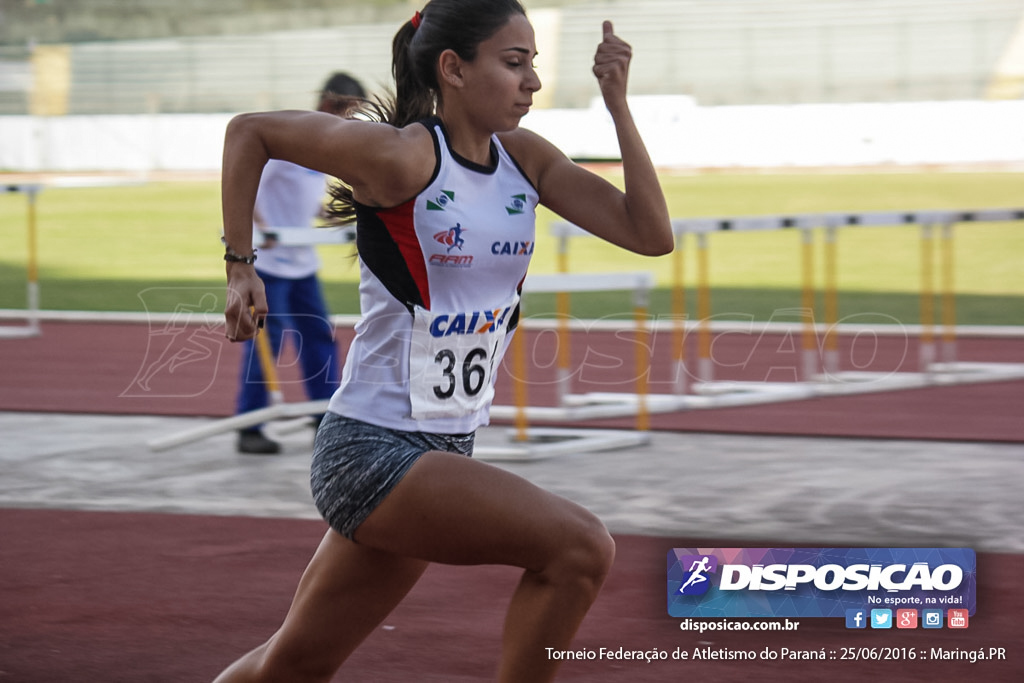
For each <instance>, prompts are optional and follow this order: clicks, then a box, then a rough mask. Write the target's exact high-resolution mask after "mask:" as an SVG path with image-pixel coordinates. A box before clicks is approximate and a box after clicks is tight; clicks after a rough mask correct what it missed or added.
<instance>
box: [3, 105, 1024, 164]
mask: <svg viewBox="0 0 1024 683" xmlns="http://www.w3.org/2000/svg"><path fill="white" fill-rule="evenodd" d="M631 102H632V107H633V112H634V116H635V118H636V120H637V123H638V126H639V127H640V130H641V133H642V134H643V136H644V138H645V140H646V141H647V144H648V147H649V149H650V151H651V154H652V156H653V157H654V161H655V163H656V164H657V165H658V166H661V167H696V168H704V167H710V168H723V167H726V168H728V167H733V168H745V167H750V168H765V167H768V168H771V167H820V166H858V165H865V166H873V165H883V164H884V165H888V164H895V165H922V164H936V165H943V164H947V165H948V164H953V165H955V164H976V163H1015V162H1024V125H1021V122H1022V121H1024V101H998V102H981V101H968V102H915V103H884V104H801V105H776V106H767V105H765V106H730V107H701V106H698V105H697V103H696V102H694V101H693V99H692V98H688V97H684V96H649V97H637V98H633V99H632V100H631ZM230 119H231V115H230V114H161V115H140V116H65V117H31V116H0V170H4V171H29V172H31V171H40V172H62V171H63V172H66V171H71V172H81V171H216V170H218V169H219V168H220V163H221V148H222V144H223V136H224V129H225V126H226V125H227V122H228V121H229V120H230ZM523 125H524V126H525V127H528V128H531V129H533V130H535V131H537V132H538V133H540V134H542V135H544V136H546V137H548V138H549V139H551V140H552V141H553V142H554V143H555V144H556V145H558V146H559V147H560V148H561V149H562V150H563V151H564V152H565V153H566V154H568V155H570V156H572V157H574V158H591V159H601V158H616V157H617V156H618V149H617V145H616V141H615V135H614V131H613V129H612V125H611V119H610V118H609V116H608V114H607V112H606V111H605V109H604V107H603V105H602V104H601V103H600V102H595V103H594V104H593V105H592V106H591V107H590V108H589V109H549V110H536V111H534V112H531V113H530V114H529V115H528V116H527V117H526V118H525V119H524V120H523Z"/></svg>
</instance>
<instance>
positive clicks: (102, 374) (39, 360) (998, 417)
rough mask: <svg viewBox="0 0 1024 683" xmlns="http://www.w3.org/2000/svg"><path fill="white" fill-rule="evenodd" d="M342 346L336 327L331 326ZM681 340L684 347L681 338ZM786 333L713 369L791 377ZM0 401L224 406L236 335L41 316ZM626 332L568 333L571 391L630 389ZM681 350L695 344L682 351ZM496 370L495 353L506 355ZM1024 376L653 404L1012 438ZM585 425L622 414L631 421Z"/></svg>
mask: <svg viewBox="0 0 1024 683" xmlns="http://www.w3.org/2000/svg"><path fill="white" fill-rule="evenodd" d="M338 336H339V340H338V343H339V346H340V347H341V349H342V351H344V350H345V349H347V346H348V343H349V341H350V338H351V331H350V330H339V332H338ZM526 341H527V348H528V349H529V353H528V356H529V357H530V368H529V372H528V377H527V379H528V387H529V391H530V401H531V403H534V404H537V405H550V404H551V403H553V402H554V384H553V383H552V378H553V376H554V372H553V370H554V358H555V353H556V351H555V349H556V346H555V337H554V334H553V333H552V332H540V333H538V332H530V333H529V334H528V335H527V339H526ZM652 345H653V362H652V366H651V374H650V390H651V391H652V392H663V393H668V392H671V381H670V380H671V377H672V370H671V368H672V365H671V360H670V357H671V343H670V335H669V334H668V333H664V334H662V335H660V336H657V337H654V338H653V339H652ZM689 346H691V347H692V346H694V344H693V343H692V340H690V344H689ZM798 348H799V339H798V338H793V337H789V336H785V335H778V334H774V335H754V334H738V333H727V334H722V335H719V336H718V337H716V338H715V341H714V344H713V346H712V360H713V361H714V368H715V375H716V379H735V380H748V381H765V380H769V381H792V379H793V378H794V377H795V373H796V368H797V367H799V358H798V353H797V351H796V349H798ZM0 349H2V350H3V353H2V354H0V410H8V411H44V412H47V411H55V412H77V413H106V414H152V415H201V416H226V415H229V414H231V411H232V409H233V405H234V394H235V388H236V382H237V380H238V373H239V347H238V346H237V345H234V344H231V343H229V342H227V341H226V340H225V339H224V335H223V328H222V327H221V326H212V327H209V328H206V327H201V326H187V327H182V328H177V329H168V328H166V327H158V326H154V327H152V328H150V327H149V326H147V325H144V324H131V323H125V324H85V323H57V322H51V323H45V324H44V325H43V334H42V336H40V337H35V338H27V339H0ZM634 349H635V343H634V342H633V340H632V338H631V336H630V335H629V334H628V333H612V332H590V333H576V334H574V335H573V339H572V361H571V363H572V368H571V369H572V372H573V386H574V391H576V392H578V393H585V392H588V391H624V392H631V391H633V390H634V382H633V379H634V371H633V368H634V367H635V366H634V360H633V353H634ZM689 357H690V358H693V357H695V355H694V354H693V353H690V356H689ZM958 357H959V358H960V359H961V360H965V361H980V362H1007V363H1024V338H1020V337H1013V338H1007V337H1003V338H1000V337H987V338H985V337H982V338H977V337H971V338H962V339H960V340H959V342H958ZM840 358H841V361H842V368H841V369H852V368H856V369H859V370H873V371H877V372H898V371H913V370H915V369H916V368H917V362H918V360H917V355H916V345H915V340H913V339H908V338H903V337H877V338H874V337H870V336H867V337H865V336H861V337H859V338H857V339H843V340H842V344H841V353H840ZM505 366H506V371H505V374H506V375H507V366H508V362H507V359H506V364H505ZM280 370H281V372H280V374H281V377H282V380H283V382H284V386H283V389H284V393H285V397H286V399H287V400H291V401H301V400H304V397H303V395H302V391H301V385H300V383H299V382H298V377H297V373H296V369H295V367H294V365H293V364H292V361H291V359H290V358H288V357H285V358H284V359H283V360H282V362H281V368H280ZM511 384H512V383H511V381H510V380H509V378H508V377H507V376H506V377H499V381H498V395H497V398H496V402H497V403H499V404H512V403H513V399H512V395H511ZM1022 405H1024V380H1015V381H1004V382H988V383H984V384H967V385H958V386H936V387H929V388H923V389H912V390H905V391H887V392H879V393H874V394H862V395H854V396H838V397H827V398H814V399H809V400H803V401H794V402H786V403H775V404H768V405H761V406H747V407H738V408H718V409H710V410H704V409H701V410H692V411H688V412H678V413H671V414H660V415H655V416H653V420H652V427H653V428H654V429H659V430H670V431H671V430H679V431H705V432H735V433H748V434H775V435H780V434H792V435H808V436H858V437H876V438H909V439H950V440H963V441H1007V442H1022V441H1024V419H1021V415H1022V414H1024V413H1022ZM593 424H595V425H597V424H600V425H613V426H626V427H629V426H632V421H631V420H625V419H623V420H609V421H603V422H601V423H593Z"/></svg>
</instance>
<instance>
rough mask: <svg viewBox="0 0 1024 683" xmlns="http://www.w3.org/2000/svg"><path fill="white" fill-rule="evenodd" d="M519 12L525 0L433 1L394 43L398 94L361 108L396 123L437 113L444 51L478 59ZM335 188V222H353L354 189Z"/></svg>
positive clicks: (366, 114)
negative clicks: (480, 48) (483, 47)
mask: <svg viewBox="0 0 1024 683" xmlns="http://www.w3.org/2000/svg"><path fill="white" fill-rule="evenodd" d="M515 14H522V15H524V16H525V15H526V10H525V9H523V6H522V5H521V4H520V3H519V0H431V1H430V2H428V3H427V5H426V6H425V7H424V8H423V9H422V10H421V11H420V12H417V14H416V16H415V17H414V19H410V20H409V21H407V22H405V23H404V24H402V26H401V28H399V29H398V32H397V33H395V38H394V40H392V42H391V73H392V75H393V76H394V79H395V94H394V96H393V97H390V98H386V99H383V100H377V101H375V102H368V103H367V106H365V107H363V108H362V109H361V110H360V113H361V114H362V115H363V116H364V117H366V118H370V119H371V120H376V121H382V122H384V123H389V124H391V125H392V126H395V127H396V128H402V127H405V126H407V125H409V124H410V123H415V122H416V121H420V120H422V119H425V118H427V117H429V116H432V115H433V114H434V112H435V111H436V109H437V104H438V101H439V98H440V94H441V91H440V88H439V86H438V83H437V60H438V58H439V57H440V56H441V53H442V52H444V51H445V50H453V51H454V52H455V54H457V55H459V57H461V58H462V59H464V60H465V61H467V62H471V61H473V59H475V58H476V51H477V46H478V45H479V44H480V43H481V42H483V41H485V40H487V39H488V38H490V37H491V36H493V35H494V34H495V33H497V32H498V30H499V29H501V27H502V26H504V25H505V24H506V23H507V22H508V20H509V18H510V17H512V16H513V15H515ZM414 20H415V21H414ZM417 24H418V25H417ZM330 193H331V202H330V205H329V206H328V215H329V216H330V222H331V223H332V224H335V225H337V224H341V223H346V222H349V221H351V220H352V219H353V217H354V216H355V205H354V201H353V199H352V189H351V188H349V187H346V186H345V185H344V184H342V183H334V184H333V185H332V186H331V188H330Z"/></svg>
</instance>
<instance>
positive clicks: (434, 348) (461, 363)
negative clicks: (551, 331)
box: [409, 299, 518, 420]
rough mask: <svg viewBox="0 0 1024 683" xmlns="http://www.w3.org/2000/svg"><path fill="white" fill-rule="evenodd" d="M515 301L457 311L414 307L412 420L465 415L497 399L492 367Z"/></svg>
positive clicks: (410, 380)
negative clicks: (474, 309) (482, 308)
mask: <svg viewBox="0 0 1024 683" xmlns="http://www.w3.org/2000/svg"><path fill="white" fill-rule="evenodd" d="M517 300H518V299H517ZM517 300H515V301H512V302H511V303H509V304H508V305H506V306H501V307H499V308H496V309H493V310H486V311H466V312H459V313H437V312H433V311H428V310H426V309H424V308H422V307H419V306H417V307H416V309H415V311H414V314H413V316H414V317H413V333H412V347H411V349H410V351H409V387H410V388H409V390H410V399H411V401H412V417H413V418H414V419H417V420H426V419H431V418H439V417H461V416H463V415H468V414H470V413H473V412H475V411H477V410H480V409H481V408H483V407H484V406H485V405H487V404H488V403H489V402H490V401H491V400H492V399H493V397H494V372H495V370H496V368H497V365H498V361H499V360H500V355H501V351H502V349H503V348H504V341H505V335H506V334H507V332H508V323H509V320H510V318H511V313H512V311H513V310H514V309H515V305H516V303H517Z"/></svg>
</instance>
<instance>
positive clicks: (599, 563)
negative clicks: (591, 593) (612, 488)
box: [553, 512, 615, 587]
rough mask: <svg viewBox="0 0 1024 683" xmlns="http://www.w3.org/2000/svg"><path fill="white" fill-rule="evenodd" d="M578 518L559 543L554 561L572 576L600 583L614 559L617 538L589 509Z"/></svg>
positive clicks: (566, 573) (560, 568)
mask: <svg viewBox="0 0 1024 683" xmlns="http://www.w3.org/2000/svg"><path fill="white" fill-rule="evenodd" d="M575 522H576V523H575V524H574V528H573V529H572V531H571V532H570V533H569V534H568V535H567V538H565V539H564V540H563V542H562V543H561V544H560V547H559V552H558V555H559V557H558V559H557V560H556V561H555V562H554V563H553V565H554V567H556V568H557V570H558V571H561V572H564V575H565V576H568V577H569V578H571V579H574V580H579V581H585V582H588V583H592V584H593V585H594V586H595V587H600V585H601V584H602V583H603V582H604V579H605V577H606V576H607V575H608V572H609V571H610V570H611V567H612V563H613V562H614V560H615V540H614V539H613V538H612V536H611V534H610V533H608V529H607V528H605V526H604V524H603V523H602V522H601V520H599V519H598V518H597V517H595V516H594V515H592V514H590V513H589V512H585V513H584V514H581V515H579V517H578V519H577V520H576V521H575Z"/></svg>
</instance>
